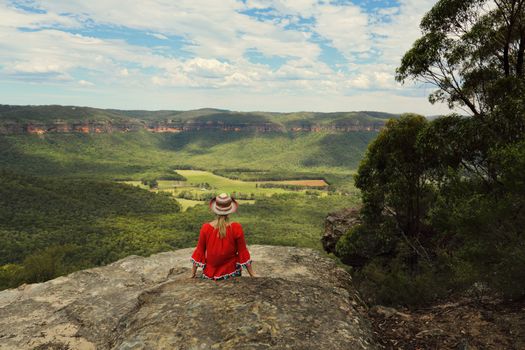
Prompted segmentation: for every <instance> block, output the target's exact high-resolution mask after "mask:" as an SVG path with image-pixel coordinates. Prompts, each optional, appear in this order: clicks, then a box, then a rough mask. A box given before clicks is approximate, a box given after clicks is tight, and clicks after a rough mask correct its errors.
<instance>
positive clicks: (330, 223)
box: [321, 208, 361, 253]
mask: <svg viewBox="0 0 525 350" xmlns="http://www.w3.org/2000/svg"><path fill="white" fill-rule="evenodd" d="M359 210H360V209H359V208H347V209H343V210H341V211H337V212H332V213H329V214H328V216H327V217H326V218H325V224H324V234H323V237H322V238H321V243H322V244H323V248H324V250H325V251H326V252H327V253H335V246H336V244H337V241H339V238H341V236H342V235H343V234H345V233H346V232H348V230H350V229H351V228H352V227H354V226H355V225H359V224H360V223H361V219H360V218H359Z"/></svg>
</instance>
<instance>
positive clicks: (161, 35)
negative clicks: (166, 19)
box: [148, 33, 169, 40]
mask: <svg viewBox="0 0 525 350" xmlns="http://www.w3.org/2000/svg"><path fill="white" fill-rule="evenodd" d="M148 35H149V36H152V37H154V38H157V39H159V40H168V39H169V38H168V37H167V36H166V35H164V34H160V33H148Z"/></svg>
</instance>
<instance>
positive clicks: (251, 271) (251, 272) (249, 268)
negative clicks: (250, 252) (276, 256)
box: [246, 265, 257, 277]
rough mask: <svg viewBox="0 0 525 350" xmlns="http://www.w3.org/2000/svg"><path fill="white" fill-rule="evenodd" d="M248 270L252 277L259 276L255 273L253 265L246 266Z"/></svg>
mask: <svg viewBox="0 0 525 350" xmlns="http://www.w3.org/2000/svg"><path fill="white" fill-rule="evenodd" d="M246 270H248V273H249V274H250V277H257V276H256V275H255V271H253V267H252V265H248V266H246Z"/></svg>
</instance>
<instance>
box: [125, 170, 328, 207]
mask: <svg viewBox="0 0 525 350" xmlns="http://www.w3.org/2000/svg"><path fill="white" fill-rule="evenodd" d="M176 172H177V173H178V174H180V175H182V176H184V177H185V178H186V179H187V181H174V180H158V181H157V183H158V185H157V188H156V189H151V191H153V192H158V191H162V192H168V193H171V194H172V195H173V196H174V197H176V198H177V201H179V203H180V204H181V205H182V209H183V210H186V209H187V208H189V207H193V206H195V205H198V204H203V203H205V201H206V200H208V199H209V198H211V197H212V196H213V195H214V194H216V193H221V192H227V193H230V194H232V195H233V196H235V197H237V198H238V199H239V202H240V203H253V202H254V199H256V198H257V197H261V196H264V197H268V196H272V195H274V194H284V193H302V194H305V193H306V191H307V190H306V189H304V190H290V189H284V188H263V187H260V186H259V185H261V184H280V185H299V186H315V187H324V186H327V185H328V184H327V183H326V182H325V181H324V180H288V181H242V180H234V179H229V178H227V177H223V176H219V175H215V174H213V173H211V172H209V171H203V170H176ZM118 182H122V183H126V184H129V185H134V186H137V187H140V188H143V189H149V186H147V185H144V184H143V183H142V182H141V181H118ZM311 192H315V193H316V194H318V195H319V196H325V195H327V192H326V191H320V190H312V191H311Z"/></svg>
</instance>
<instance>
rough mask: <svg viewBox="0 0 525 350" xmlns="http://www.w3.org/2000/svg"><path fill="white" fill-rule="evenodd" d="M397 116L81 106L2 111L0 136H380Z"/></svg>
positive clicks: (1, 108) (7, 107)
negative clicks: (200, 133) (201, 132)
mask: <svg viewBox="0 0 525 350" xmlns="http://www.w3.org/2000/svg"><path fill="white" fill-rule="evenodd" d="M398 116H399V115H397V114H389V113H382V112H370V111H361V112H336V113H317V112H295V113H273V112H234V111H229V110H222V109H211V108H204V109H196V110H190V111H170V110H160V111H142V110H117V109H99V108H91V107H76V106H59V105H46V106H14V105H0V134H46V133H112V132H133V131H139V130H146V131H151V132H156V133H178V132H184V131H196V130H223V131H234V132H235V131H246V130H248V131H257V132H289V131H292V132H294V131H296V132H319V131H334V132H355V131H379V130H380V129H381V128H382V127H383V126H384V124H385V123H386V121H387V120H388V119H390V118H397V117H398Z"/></svg>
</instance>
